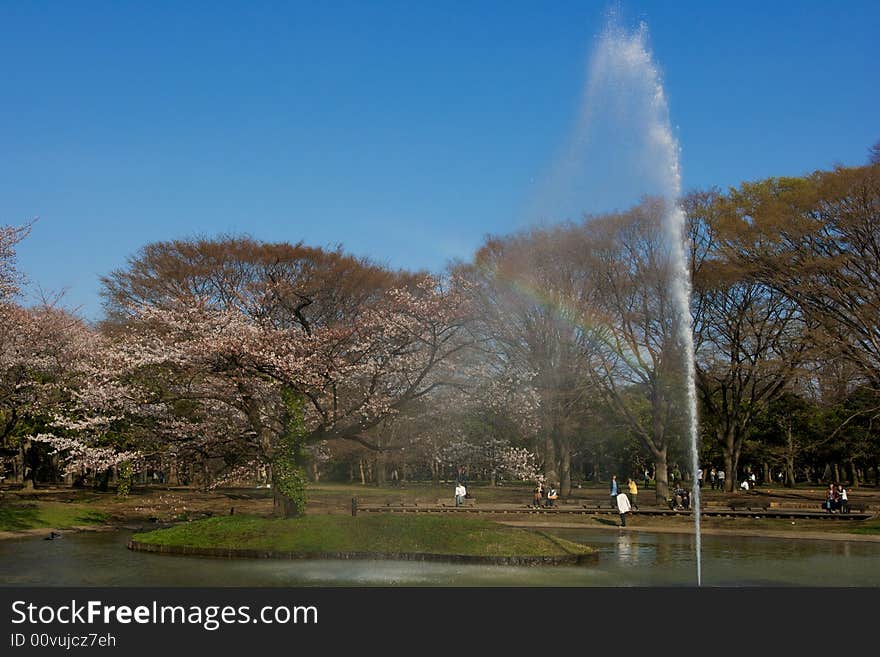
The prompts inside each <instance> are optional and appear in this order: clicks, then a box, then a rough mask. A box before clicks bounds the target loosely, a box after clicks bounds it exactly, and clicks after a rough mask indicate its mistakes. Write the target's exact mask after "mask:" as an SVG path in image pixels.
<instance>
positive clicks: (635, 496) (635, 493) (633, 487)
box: [627, 478, 639, 509]
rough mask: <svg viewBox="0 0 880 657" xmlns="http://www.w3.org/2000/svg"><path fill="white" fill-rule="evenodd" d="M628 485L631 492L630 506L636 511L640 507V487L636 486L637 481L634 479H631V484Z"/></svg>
mask: <svg viewBox="0 0 880 657" xmlns="http://www.w3.org/2000/svg"><path fill="white" fill-rule="evenodd" d="M627 485H628V487H629V491H628V492H629V503H630V506H632V508H634V509H638V508H639V505H638V504H636V501H637V500H638V497H639V487H638V486H636V482H635V479H632V478H630V480H629V483H628V484H627Z"/></svg>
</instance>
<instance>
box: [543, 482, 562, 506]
mask: <svg viewBox="0 0 880 657" xmlns="http://www.w3.org/2000/svg"><path fill="white" fill-rule="evenodd" d="M558 498H559V493H557V492H556V489H555V488H554V487H553V486H551V487H550V491H549V492H548V493H547V504H545V505H544V506H548V507H550V506H553V503H554V502H556V500H557V499H558Z"/></svg>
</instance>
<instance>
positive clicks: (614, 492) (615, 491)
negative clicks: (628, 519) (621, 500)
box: [610, 474, 620, 509]
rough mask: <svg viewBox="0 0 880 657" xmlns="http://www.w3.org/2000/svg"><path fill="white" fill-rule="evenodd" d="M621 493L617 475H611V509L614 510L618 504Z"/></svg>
mask: <svg viewBox="0 0 880 657" xmlns="http://www.w3.org/2000/svg"><path fill="white" fill-rule="evenodd" d="M619 493H620V488H619V487H618V486H617V475H616V474H612V475H611V493H610V495H611V508H612V509H613V508H614V506H615V504H616V503H617V502H616V500H617V495H618V494H619Z"/></svg>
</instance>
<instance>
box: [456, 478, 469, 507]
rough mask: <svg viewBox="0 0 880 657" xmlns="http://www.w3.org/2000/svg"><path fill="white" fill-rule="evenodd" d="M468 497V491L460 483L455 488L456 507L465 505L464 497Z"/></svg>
mask: <svg viewBox="0 0 880 657" xmlns="http://www.w3.org/2000/svg"><path fill="white" fill-rule="evenodd" d="M465 495H467V489H466V488H465V487H464V484H463V483H461V482H458V484H457V485H456V487H455V506H461V505H462V504H464V497H465Z"/></svg>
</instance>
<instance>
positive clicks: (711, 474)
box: [709, 465, 718, 490]
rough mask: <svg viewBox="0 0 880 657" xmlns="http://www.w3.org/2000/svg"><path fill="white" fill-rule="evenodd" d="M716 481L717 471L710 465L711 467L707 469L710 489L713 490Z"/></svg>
mask: <svg viewBox="0 0 880 657" xmlns="http://www.w3.org/2000/svg"><path fill="white" fill-rule="evenodd" d="M717 481H718V471H717V470H716V469H715V466H714V465H713V466H712V469H711V470H709V483H710V484H711V485H712V490H715V484H716V483H717Z"/></svg>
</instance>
